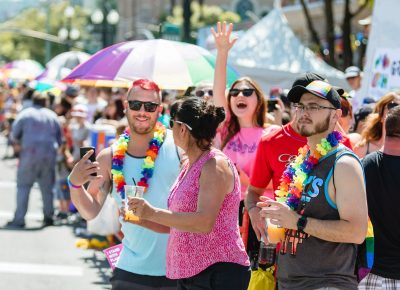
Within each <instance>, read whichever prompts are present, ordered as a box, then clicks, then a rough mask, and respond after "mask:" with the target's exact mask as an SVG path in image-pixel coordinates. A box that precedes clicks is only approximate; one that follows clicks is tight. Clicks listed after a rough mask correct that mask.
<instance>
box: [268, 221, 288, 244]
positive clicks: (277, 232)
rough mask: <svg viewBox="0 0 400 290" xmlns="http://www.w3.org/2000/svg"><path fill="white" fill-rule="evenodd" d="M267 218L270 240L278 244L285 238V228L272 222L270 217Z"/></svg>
mask: <svg viewBox="0 0 400 290" xmlns="http://www.w3.org/2000/svg"><path fill="white" fill-rule="evenodd" d="M266 220H267V233H268V241H269V242H270V243H273V244H277V243H279V242H281V241H283V240H284V239H285V229H284V228H280V227H278V226H277V225H274V224H272V223H271V222H270V219H266Z"/></svg>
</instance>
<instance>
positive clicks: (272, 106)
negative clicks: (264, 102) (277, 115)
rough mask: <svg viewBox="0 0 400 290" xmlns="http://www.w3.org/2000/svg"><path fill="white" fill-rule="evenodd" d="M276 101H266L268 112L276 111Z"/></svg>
mask: <svg viewBox="0 0 400 290" xmlns="http://www.w3.org/2000/svg"><path fill="white" fill-rule="evenodd" d="M277 104H278V101H277V100H268V112H273V111H275V110H276V105H277Z"/></svg>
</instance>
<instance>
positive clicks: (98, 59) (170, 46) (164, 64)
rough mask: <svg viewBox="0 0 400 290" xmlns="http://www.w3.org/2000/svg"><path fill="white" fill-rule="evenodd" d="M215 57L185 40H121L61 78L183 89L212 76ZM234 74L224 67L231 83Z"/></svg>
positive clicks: (86, 82)
mask: <svg viewBox="0 0 400 290" xmlns="http://www.w3.org/2000/svg"><path fill="white" fill-rule="evenodd" d="M214 66H215V56H214V55H212V54H211V53H210V52H209V51H207V50H205V49H203V48H201V47H199V46H196V45H193V44H188V43H182V42H176V41H170V40H164V39H152V40H136V41H129V42H122V43H117V44H114V45H112V46H110V47H107V48H105V49H103V50H101V51H99V52H98V53H96V54H95V55H93V56H92V57H91V58H90V59H89V60H87V61H86V62H84V63H82V64H80V65H79V66H78V67H77V68H75V69H74V70H73V71H72V72H71V73H70V74H69V75H68V76H67V77H65V78H64V79H63V80H62V81H63V82H67V83H76V84H80V85H85V86H99V87H129V86H130V84H131V82H132V81H134V80H136V79H139V78H147V79H150V80H153V81H154V82H156V83H157V84H158V85H159V86H160V87H161V88H163V89H177V90H185V89H187V88H188V87H189V86H196V85H197V84H198V83H199V82H201V81H205V80H210V81H212V80H213V78H214ZM237 77H238V75H237V73H236V72H235V71H234V70H233V69H232V68H228V74H227V80H228V83H229V84H231V83H232V82H233V81H235V80H236V79H237Z"/></svg>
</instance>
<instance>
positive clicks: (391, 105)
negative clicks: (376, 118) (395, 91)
mask: <svg viewBox="0 0 400 290" xmlns="http://www.w3.org/2000/svg"><path fill="white" fill-rule="evenodd" d="M398 105H399V104H398V103H395V102H390V103H389V104H387V108H388V110H390V109H393V108H395V107H397V106H398Z"/></svg>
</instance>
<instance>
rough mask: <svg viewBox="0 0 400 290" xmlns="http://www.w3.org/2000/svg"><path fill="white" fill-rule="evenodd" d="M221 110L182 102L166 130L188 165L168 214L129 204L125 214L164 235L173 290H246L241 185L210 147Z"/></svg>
mask: <svg viewBox="0 0 400 290" xmlns="http://www.w3.org/2000/svg"><path fill="white" fill-rule="evenodd" d="M224 117H225V113H224V110H223V108H216V107H215V106H214V105H213V104H207V102H205V101H204V100H202V99H200V98H189V99H187V100H185V101H184V102H182V103H181V104H180V106H179V107H178V109H177V112H176V114H175V115H174V116H171V124H170V126H171V128H172V131H173V134H174V140H175V144H176V145H177V146H179V147H180V148H182V149H183V150H184V151H185V153H186V155H187V157H188V158H187V161H186V163H185V164H184V165H183V167H182V171H181V173H180V175H179V177H178V179H177V180H176V182H175V184H174V186H173V187H172V189H171V192H170V197H169V200H168V206H169V210H163V209H158V208H154V207H153V206H151V205H150V204H148V203H147V202H146V201H145V200H144V199H140V198H133V199H131V200H130V202H129V209H131V210H133V211H134V212H135V213H136V215H138V216H140V218H141V222H140V223H141V224H142V225H143V226H146V227H148V228H151V229H153V230H156V231H161V232H169V233H170V236H169V241H168V248H167V277H168V278H170V279H178V288H177V289H182V290H183V289H216V290H224V289H226V290H228V289H229V290H236V289H237V290H245V289H247V287H248V283H249V280H250V269H249V265H250V263H249V258H248V256H247V254H246V251H245V249H244V245H243V242H242V239H241V237H240V234H239V226H238V214H237V212H238V209H239V202H240V181H239V177H238V173H237V171H236V169H235V167H234V165H233V164H232V162H231V161H230V160H229V159H228V158H227V157H226V155H224V154H223V153H222V152H221V151H219V150H217V149H214V148H212V147H211V142H212V140H213V138H214V137H215V134H216V130H217V127H218V125H219V124H220V123H221V122H222V121H223V120H224Z"/></svg>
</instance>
